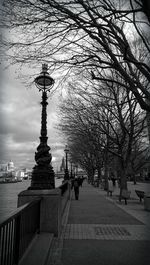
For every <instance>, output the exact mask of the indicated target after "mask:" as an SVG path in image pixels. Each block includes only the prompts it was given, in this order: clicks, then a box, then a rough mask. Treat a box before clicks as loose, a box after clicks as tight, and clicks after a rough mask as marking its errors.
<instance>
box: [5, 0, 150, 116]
mask: <svg viewBox="0 0 150 265" xmlns="http://www.w3.org/2000/svg"><path fill="white" fill-rule="evenodd" d="M135 3H136V6H135V5H134V6H133V1H124V0H120V1H113V0H112V1H109V0H105V1H102V0H99V1H96V0H90V1H89V0H88V1H87V0H86V1H83V0H73V1H71V0H68V1H65V0H62V1H59V0H34V1H32V0H5V1H4V8H3V13H4V16H3V18H4V21H3V25H4V26H5V27H7V28H11V30H12V33H13V35H12V38H10V36H7V34H5V43H6V42H7V44H9V45H10V51H11V54H9V53H7V55H8V56H10V55H12V60H13V62H17V63H25V62H31V61H32V62H37V61H43V60H45V61H47V62H49V63H50V65H51V67H52V68H53V70H55V69H60V66H61V67H62V69H63V70H68V71H70V76H71V73H74V74H75V73H78V74H79V71H80V74H82V73H83V72H84V71H85V70H87V69H88V71H90V69H91V66H92V68H93V65H95V68H96V69H98V70H99V73H100V75H97V71H92V72H91V73H92V78H93V80H94V79H95V80H96V79H97V78H99V79H101V80H103V81H107V82H115V81H114V80H112V79H111V78H109V69H114V70H115V71H117V72H118V74H119V75H120V76H121V77H122V78H123V79H124V80H125V81H126V86H127V87H128V89H129V90H130V91H132V93H133V94H134V96H135V97H136V99H137V100H138V102H139V104H140V106H141V107H142V108H143V109H145V110H148V111H149V110H150V104H149V100H150V92H149V90H148V89H149V87H148V84H149V81H150V68H149V53H148V52H147V59H146V60H144V59H143V58H140V56H139V53H138V52H137V53H135V52H134V49H133V45H132V44H133V42H134V41H135V40H137V39H142V45H143V46H142V47H143V49H145V50H146V51H147V48H148V40H147V36H146V33H145V32H144V31H143V32H142V37H141V36H140V34H139V33H138V32H137V30H135V26H132V25H137V21H136V23H134V21H133V18H132V14H135V13H141V12H143V10H144V9H143V7H144V5H143V7H141V6H139V2H138V1H135ZM141 3H143V1H141ZM138 24H139V25H143V24H145V25H146V26H147V27H149V23H148V20H147V19H146V18H145V17H144V18H142V17H141V21H139V22H138ZM142 29H144V27H143V26H142ZM18 34H19V36H20V38H19V40H18V38H17V36H18ZM143 41H144V43H143ZM77 69H78V71H77V72H76V70H77ZM137 70H138V71H137ZM137 72H140V75H139V74H138V75H137ZM146 99H147V100H146Z"/></svg>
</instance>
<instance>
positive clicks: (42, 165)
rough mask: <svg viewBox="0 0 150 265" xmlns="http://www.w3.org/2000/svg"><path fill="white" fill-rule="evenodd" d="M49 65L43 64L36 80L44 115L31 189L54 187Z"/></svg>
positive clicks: (51, 81) (52, 83) (51, 79)
mask: <svg viewBox="0 0 150 265" xmlns="http://www.w3.org/2000/svg"><path fill="white" fill-rule="evenodd" d="M47 70H48V65H47V64H43V65H42V72H41V73H40V75H39V76H37V77H36V78H35V80H34V82H35V85H36V86H37V88H38V89H39V91H40V92H42V101H41V105H42V115H41V135H40V137H39V139H40V144H39V145H38V147H37V152H35V161H36V165H35V166H34V168H33V171H32V179H31V186H30V187H29V189H30V190H42V189H54V188H55V180H54V171H53V167H52V165H51V160H52V156H51V154H50V153H49V151H50V147H49V146H48V145H47V140H48V137H47V105H48V102H47V92H50V89H51V88H52V86H53V85H54V80H53V78H52V77H50V75H49V73H48V71H47Z"/></svg>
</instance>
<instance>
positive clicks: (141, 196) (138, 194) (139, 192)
mask: <svg viewBox="0 0 150 265" xmlns="http://www.w3.org/2000/svg"><path fill="white" fill-rule="evenodd" d="M135 193H136V195H137V196H138V197H139V198H140V202H142V199H144V195H145V192H144V191H142V190H135Z"/></svg>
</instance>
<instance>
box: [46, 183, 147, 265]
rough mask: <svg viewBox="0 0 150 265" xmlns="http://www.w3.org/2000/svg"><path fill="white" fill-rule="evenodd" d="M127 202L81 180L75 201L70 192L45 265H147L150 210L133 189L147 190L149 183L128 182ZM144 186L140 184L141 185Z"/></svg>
mask: <svg viewBox="0 0 150 265" xmlns="http://www.w3.org/2000/svg"><path fill="white" fill-rule="evenodd" d="M129 185H130V186H129V189H130V190H131V199H130V200H129V201H128V204H127V205H124V201H122V202H121V203H120V202H119V201H118V197H117V194H119V189H118V188H116V189H115V191H114V193H113V196H112V197H108V196H107V193H106V191H104V190H102V189H100V188H95V187H93V186H91V185H89V184H87V182H86V181H85V182H84V183H83V187H81V188H80V196H79V200H75V198H74V193H73V192H72V198H71V201H70V204H69V205H68V207H67V210H66V214H65V219H64V228H63V231H62V234H61V236H60V238H59V239H57V238H55V239H54V240H53V244H52V247H51V250H50V254H49V257H48V259H47V263H46V265H54V264H55V265H70V264H71V265H84V264H85V265H109V264H110V265H127V264H128V265H147V264H149V262H150V212H148V211H145V210H144V203H143V202H141V203H140V201H139V199H138V197H137V196H136V194H135V192H134V189H137V187H138V189H139V188H140V189H141V188H143V189H145V191H147V192H148V191H150V190H149V187H150V185H149V184H147V185H146V184H137V185H133V184H131V183H130V184H129ZM143 185H144V186H143Z"/></svg>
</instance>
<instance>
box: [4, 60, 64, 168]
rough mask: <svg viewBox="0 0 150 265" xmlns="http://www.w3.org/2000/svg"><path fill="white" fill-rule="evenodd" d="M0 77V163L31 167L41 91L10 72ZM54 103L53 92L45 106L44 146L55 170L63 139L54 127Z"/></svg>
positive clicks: (56, 106) (56, 95) (56, 115)
mask: <svg viewBox="0 0 150 265" xmlns="http://www.w3.org/2000/svg"><path fill="white" fill-rule="evenodd" d="M40 67H42V65H41V66H40ZM38 74H39V69H37V75H38ZM0 75H1V78H0V79H1V84H0V87H1V97H0V163H7V162H8V161H9V160H12V161H13V162H14V164H15V166H16V167H28V168H32V167H33V166H34V165H35V161H34V153H35V151H36V148H37V146H38V145H39V136H40V127H41V104H40V102H41V92H39V91H38V89H37V88H36V86H35V85H34V83H33V84H31V85H30V88H27V87H26V86H25V85H24V84H23V83H22V82H21V81H20V80H19V79H16V76H17V74H15V73H14V72H12V71H11V70H10V69H9V70H5V71H4V70H1V71H0ZM33 80H34V77H33ZM58 102H59V98H58V92H56V93H55V94H53V95H52V96H51V97H49V99H48V103H49V105H48V107H47V114H48V116H47V129H48V145H49V146H50V147H51V154H52V157H53V160H52V162H53V167H54V169H55V170H56V169H57V166H60V163H61V160H62V157H63V156H64V151H63V150H64V147H65V140H64V139H63V138H62V136H61V134H60V132H58V131H57V130H56V128H55V127H56V124H57V121H58V114H57V108H58Z"/></svg>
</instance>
